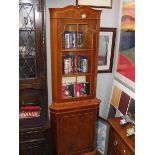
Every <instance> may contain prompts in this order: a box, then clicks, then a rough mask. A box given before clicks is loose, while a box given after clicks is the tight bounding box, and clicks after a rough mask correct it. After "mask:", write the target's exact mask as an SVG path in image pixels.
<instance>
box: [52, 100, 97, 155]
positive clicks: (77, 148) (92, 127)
mask: <svg viewBox="0 0 155 155" xmlns="http://www.w3.org/2000/svg"><path fill="white" fill-rule="evenodd" d="M99 103H100V100H98V99H92V100H86V101H77V102H68V103H53V104H52V105H51V107H50V110H51V113H50V114H51V130H52V140H53V143H52V146H53V148H54V149H53V154H54V155H63V154H71V155H74V154H82V153H88V152H89V153H90V154H93V152H94V151H95V148H96V122H97V117H98V107H99Z"/></svg>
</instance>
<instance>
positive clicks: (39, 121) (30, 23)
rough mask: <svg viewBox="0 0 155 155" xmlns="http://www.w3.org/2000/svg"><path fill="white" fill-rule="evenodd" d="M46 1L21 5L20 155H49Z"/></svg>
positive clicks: (22, 1)
mask: <svg viewBox="0 0 155 155" xmlns="http://www.w3.org/2000/svg"><path fill="white" fill-rule="evenodd" d="M45 38H46V37H45V5H44V0H20V1H19V154H20V155H27V154H29V155H34V154H37V155H47V154H48V144H49V141H48V137H49V136H48V133H49V130H50V126H49V123H48V122H49V120H48V102H47V75H46V68H47V67H46V45H45V44H46V40H45Z"/></svg>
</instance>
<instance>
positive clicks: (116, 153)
mask: <svg viewBox="0 0 155 155" xmlns="http://www.w3.org/2000/svg"><path fill="white" fill-rule="evenodd" d="M108 122H109V124H110V133H109V142H108V155H134V154H135V135H132V136H129V137H128V136H127V129H128V128H131V127H132V126H133V124H131V123H129V124H127V125H125V126H121V125H120V118H111V119H109V120H108Z"/></svg>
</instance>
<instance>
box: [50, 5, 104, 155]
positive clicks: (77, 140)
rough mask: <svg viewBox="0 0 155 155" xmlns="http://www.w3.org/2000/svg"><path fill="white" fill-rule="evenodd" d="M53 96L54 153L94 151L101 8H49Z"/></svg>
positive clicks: (97, 105) (98, 101)
mask: <svg viewBox="0 0 155 155" xmlns="http://www.w3.org/2000/svg"><path fill="white" fill-rule="evenodd" d="M49 11H50V25H51V27H50V32H51V59H52V65H51V66H52V99H53V103H52V104H51V106H50V114H51V126H52V139H53V144H52V145H53V146H54V150H53V151H54V154H55V155H63V154H80V153H90V152H91V153H92V152H94V151H95V143H96V142H95V139H96V134H95V132H96V120H97V116H98V108H99V103H100V100H98V99H96V75H97V60H98V37H99V26H100V13H101V11H99V10H94V9H92V8H89V7H76V6H67V7H65V8H50V9H49Z"/></svg>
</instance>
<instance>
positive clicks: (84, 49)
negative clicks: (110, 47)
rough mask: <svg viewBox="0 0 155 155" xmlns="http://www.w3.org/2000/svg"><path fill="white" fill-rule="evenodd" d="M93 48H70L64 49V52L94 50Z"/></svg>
mask: <svg viewBox="0 0 155 155" xmlns="http://www.w3.org/2000/svg"><path fill="white" fill-rule="evenodd" d="M92 50H93V49H91V48H77V49H74V48H69V49H62V52H77V51H78V52H83V51H92Z"/></svg>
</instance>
